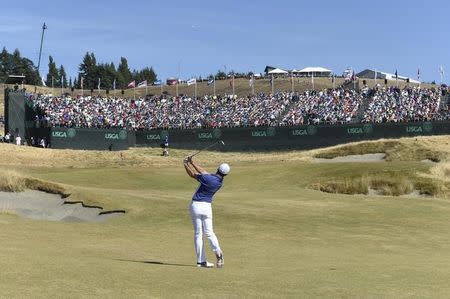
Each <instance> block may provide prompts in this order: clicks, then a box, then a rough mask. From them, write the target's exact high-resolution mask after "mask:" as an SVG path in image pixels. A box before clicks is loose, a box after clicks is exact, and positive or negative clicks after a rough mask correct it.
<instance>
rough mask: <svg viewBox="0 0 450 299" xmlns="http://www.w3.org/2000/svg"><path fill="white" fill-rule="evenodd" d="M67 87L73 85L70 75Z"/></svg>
mask: <svg viewBox="0 0 450 299" xmlns="http://www.w3.org/2000/svg"><path fill="white" fill-rule="evenodd" d="M69 87H70V88H72V87H73V85H72V77H70V78H69Z"/></svg>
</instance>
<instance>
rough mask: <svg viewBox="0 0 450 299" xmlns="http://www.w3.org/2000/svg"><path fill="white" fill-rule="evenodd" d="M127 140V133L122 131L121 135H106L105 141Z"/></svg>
mask: <svg viewBox="0 0 450 299" xmlns="http://www.w3.org/2000/svg"><path fill="white" fill-rule="evenodd" d="M126 138H127V131H125V130H122V131H120V132H119V133H105V139H114V140H118V139H121V140H124V139H126Z"/></svg>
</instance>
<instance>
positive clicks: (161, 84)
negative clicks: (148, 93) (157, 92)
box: [160, 81, 163, 94]
mask: <svg viewBox="0 0 450 299" xmlns="http://www.w3.org/2000/svg"><path fill="white" fill-rule="evenodd" d="M160 86H161V94H163V83H162V81H161V84H160Z"/></svg>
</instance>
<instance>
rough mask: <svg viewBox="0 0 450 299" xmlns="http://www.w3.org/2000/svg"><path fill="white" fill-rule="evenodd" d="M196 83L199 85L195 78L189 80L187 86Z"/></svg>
mask: <svg viewBox="0 0 450 299" xmlns="http://www.w3.org/2000/svg"><path fill="white" fill-rule="evenodd" d="M196 83H197V79H195V78H192V79H189V80H187V85H188V86H190V85H193V84H196Z"/></svg>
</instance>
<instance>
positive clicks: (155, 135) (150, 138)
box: [147, 134, 161, 140]
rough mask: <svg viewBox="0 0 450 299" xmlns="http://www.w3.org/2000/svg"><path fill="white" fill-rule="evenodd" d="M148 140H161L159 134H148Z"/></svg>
mask: <svg viewBox="0 0 450 299" xmlns="http://www.w3.org/2000/svg"><path fill="white" fill-rule="evenodd" d="M147 140H161V137H160V136H159V134H147Z"/></svg>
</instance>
